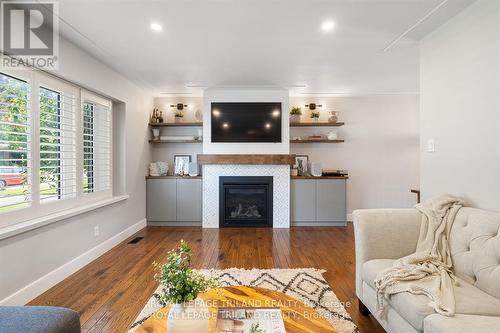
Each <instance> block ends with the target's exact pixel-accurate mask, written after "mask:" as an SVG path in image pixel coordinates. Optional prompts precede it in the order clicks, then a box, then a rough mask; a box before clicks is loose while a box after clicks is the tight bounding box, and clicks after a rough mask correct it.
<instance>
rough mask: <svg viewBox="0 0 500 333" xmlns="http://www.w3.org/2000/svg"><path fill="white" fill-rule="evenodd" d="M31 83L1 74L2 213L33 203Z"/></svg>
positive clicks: (0, 191)
mask: <svg viewBox="0 0 500 333" xmlns="http://www.w3.org/2000/svg"><path fill="white" fill-rule="evenodd" d="M29 101H30V85H29V84H28V83H27V82H26V81H23V80H20V79H16V78H14V77H12V76H8V75H5V74H2V73H0V213H2V212H8V211H11V210H15V209H19V208H26V207H28V206H29V205H30V203H31V186H30V179H29V175H30V173H29V172H28V170H29V169H30V167H31V165H30V163H29V157H30V130H31V126H30V124H31V121H30V102H29Z"/></svg>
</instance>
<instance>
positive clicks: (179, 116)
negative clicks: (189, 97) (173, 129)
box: [174, 111, 184, 123]
mask: <svg viewBox="0 0 500 333" xmlns="http://www.w3.org/2000/svg"><path fill="white" fill-rule="evenodd" d="M183 118H184V113H183V112H182V111H175V113H174V121H175V122H176V123H180V122H182V119H183Z"/></svg>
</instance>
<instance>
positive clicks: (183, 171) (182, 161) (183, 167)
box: [174, 155, 191, 176]
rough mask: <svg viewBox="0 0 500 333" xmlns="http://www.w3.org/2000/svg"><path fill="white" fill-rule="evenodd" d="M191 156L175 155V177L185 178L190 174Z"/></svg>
mask: <svg viewBox="0 0 500 333" xmlns="http://www.w3.org/2000/svg"><path fill="white" fill-rule="evenodd" d="M190 162H191V155H174V175H176V176H184V175H187V174H188V173H189V163H190Z"/></svg>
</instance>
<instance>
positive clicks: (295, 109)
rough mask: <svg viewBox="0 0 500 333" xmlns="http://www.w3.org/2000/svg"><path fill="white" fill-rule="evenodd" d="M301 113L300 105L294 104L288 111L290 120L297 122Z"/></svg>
mask: <svg viewBox="0 0 500 333" xmlns="http://www.w3.org/2000/svg"><path fill="white" fill-rule="evenodd" d="M301 115H302V110H301V109H300V107H298V106H294V107H293V108H292V110H291V111H290V122H291V123H299V122H300V116H301Z"/></svg>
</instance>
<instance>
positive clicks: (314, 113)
mask: <svg viewBox="0 0 500 333" xmlns="http://www.w3.org/2000/svg"><path fill="white" fill-rule="evenodd" d="M310 117H311V118H312V119H314V118H319V112H314V111H312V112H311V115H310Z"/></svg>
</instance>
